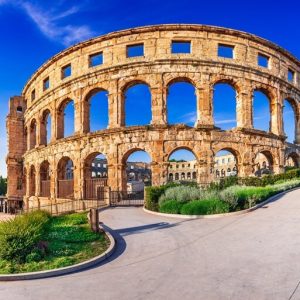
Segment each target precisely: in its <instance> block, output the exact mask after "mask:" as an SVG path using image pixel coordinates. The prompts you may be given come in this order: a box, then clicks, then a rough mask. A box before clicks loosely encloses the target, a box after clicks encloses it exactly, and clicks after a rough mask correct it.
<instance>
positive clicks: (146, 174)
mask: <svg viewBox="0 0 300 300" xmlns="http://www.w3.org/2000/svg"><path fill="white" fill-rule="evenodd" d="M137 152H143V153H144V154H146V156H147V157H148V158H149V162H145V161H144V162H142V161H141V163H142V164H144V163H145V166H144V170H143V168H141V170H139V169H138V170H134V168H132V166H133V167H134V165H135V164H137V162H136V163H135V162H129V161H128V159H129V158H130V156H131V155H133V154H134V153H137ZM143 160H144V159H143ZM121 162H122V175H121V181H122V190H127V189H128V188H129V187H128V186H127V178H128V175H129V173H134V174H135V178H136V180H137V181H140V182H144V184H146V183H147V182H146V181H149V183H150V184H151V178H152V174H151V173H152V170H151V169H152V168H151V163H152V156H151V152H148V151H147V150H146V149H144V148H140V147H135V148H132V149H130V150H128V151H126V152H125V154H124V155H123V156H122V160H121ZM146 164H147V165H148V167H146ZM141 172H143V174H142V173H141ZM145 180H146V181H145Z"/></svg>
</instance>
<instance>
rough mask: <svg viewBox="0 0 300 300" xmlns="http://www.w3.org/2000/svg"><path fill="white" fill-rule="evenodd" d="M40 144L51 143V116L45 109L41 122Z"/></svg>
mask: <svg viewBox="0 0 300 300" xmlns="http://www.w3.org/2000/svg"><path fill="white" fill-rule="evenodd" d="M40 130H41V144H42V145H48V144H49V143H50V141H51V114H50V111H49V110H48V109H47V110H45V111H44V113H43V115H42V120H41V128H40Z"/></svg>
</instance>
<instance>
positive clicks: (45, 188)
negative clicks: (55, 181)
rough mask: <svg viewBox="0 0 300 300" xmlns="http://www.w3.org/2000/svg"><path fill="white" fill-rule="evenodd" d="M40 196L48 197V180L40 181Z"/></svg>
mask: <svg viewBox="0 0 300 300" xmlns="http://www.w3.org/2000/svg"><path fill="white" fill-rule="evenodd" d="M41 197H50V180H42V181H41Z"/></svg>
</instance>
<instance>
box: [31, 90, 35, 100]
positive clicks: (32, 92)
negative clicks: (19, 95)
mask: <svg viewBox="0 0 300 300" xmlns="http://www.w3.org/2000/svg"><path fill="white" fill-rule="evenodd" d="M34 100H35V90H32V91H31V101H34Z"/></svg>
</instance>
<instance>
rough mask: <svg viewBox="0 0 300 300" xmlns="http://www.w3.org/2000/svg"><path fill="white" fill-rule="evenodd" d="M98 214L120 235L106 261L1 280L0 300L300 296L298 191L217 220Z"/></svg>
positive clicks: (129, 211)
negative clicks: (59, 272) (74, 269)
mask: <svg viewBox="0 0 300 300" xmlns="http://www.w3.org/2000/svg"><path fill="white" fill-rule="evenodd" d="M100 218H101V220H102V221H103V223H104V224H105V225H107V226H109V227H111V228H113V229H114V230H116V231H117V235H118V237H117V239H118V249H117V252H116V253H115V254H114V255H113V257H112V258H111V259H110V261H109V262H107V263H104V264H103V265H101V266H98V267H96V268H93V269H89V270H87V271H84V272H80V273H74V274H71V275H66V276H62V277H56V278H49V279H42V280H34V281H23V282H7V283H0V299H6V300H17V299H30V300H31V299H33V300H35V299H43V300H46V299H55V300H60V299H62V300H66V299H74V300H75V299H84V300H88V299H101V300H102V299H130V300H132V299H166V298H168V299H172V300H173V299H185V300H187V299H209V300H213V299H222V300H223V299H238V300H240V299H243V300H246V299H255V300H260V299H272V300H275V299H300V288H299V289H297V285H298V283H299V280H300V190H297V191H293V192H290V193H288V194H286V195H285V196H282V197H280V199H278V200H277V201H274V202H272V203H269V204H267V205H266V206H264V207H263V208H261V209H258V210H256V211H254V212H252V213H249V214H246V215H240V216H234V217H223V218H220V219H204V220H188V221H185V220H177V219H167V218H162V217H156V216H153V215H149V214H146V213H144V212H143V211H142V209H140V208H114V209H107V210H105V211H102V212H101V213H100Z"/></svg>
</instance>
